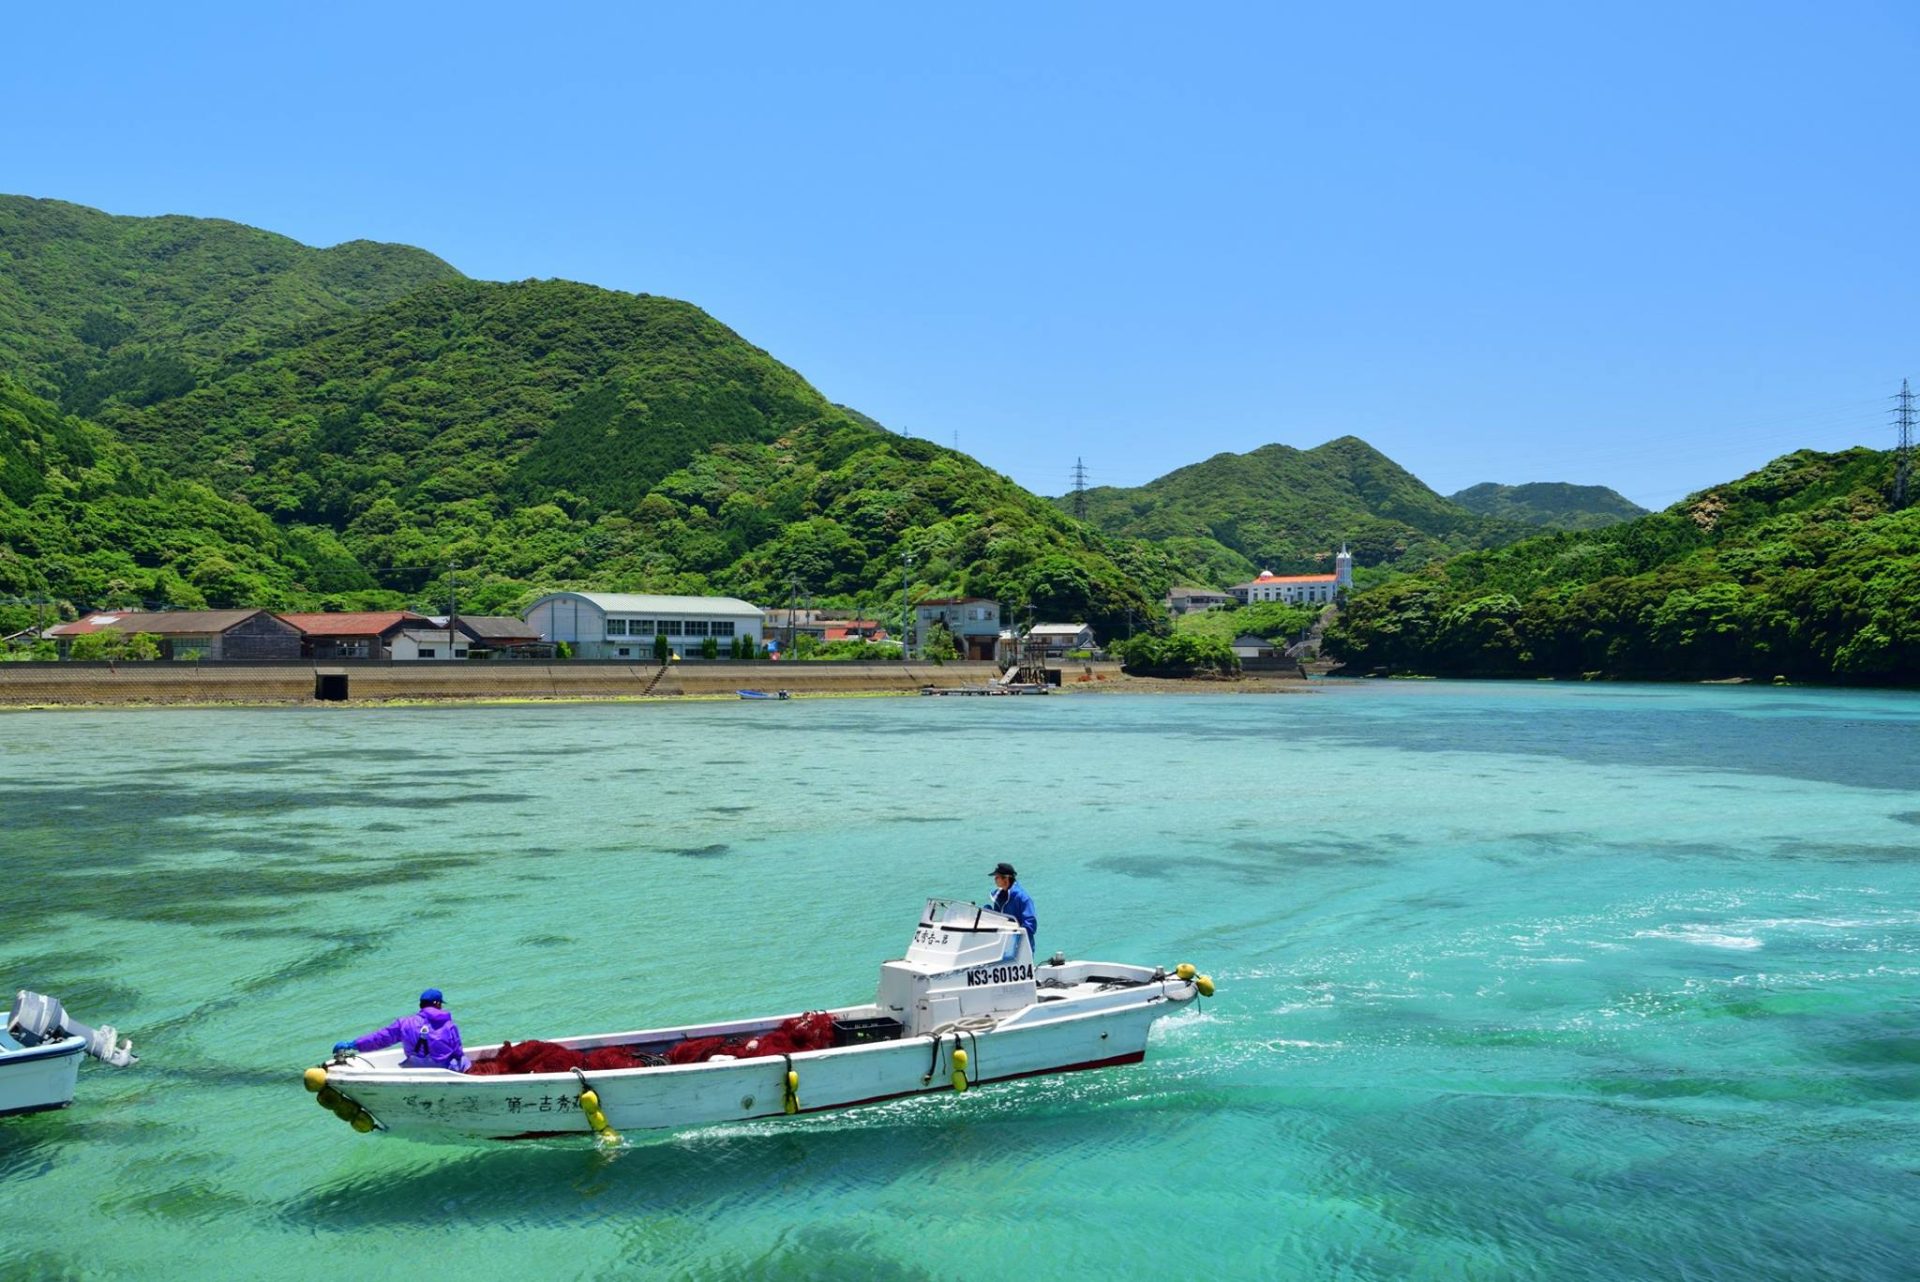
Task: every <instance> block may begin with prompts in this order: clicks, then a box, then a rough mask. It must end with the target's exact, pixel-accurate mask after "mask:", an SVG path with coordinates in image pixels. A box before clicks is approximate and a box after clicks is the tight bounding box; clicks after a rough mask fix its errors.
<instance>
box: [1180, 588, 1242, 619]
mask: <svg viewBox="0 0 1920 1282" xmlns="http://www.w3.org/2000/svg"><path fill="white" fill-rule="evenodd" d="M1233 603H1234V596H1233V593H1231V592H1221V591H1219V590H1218V589H1216V588H1168V589H1167V613H1168V614H1174V615H1180V614H1194V613H1197V612H1199V611H1201V610H1211V609H1213V608H1215V607H1216V606H1222V605H1232V604H1233Z"/></svg>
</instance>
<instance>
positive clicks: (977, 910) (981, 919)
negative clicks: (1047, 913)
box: [920, 899, 1013, 926]
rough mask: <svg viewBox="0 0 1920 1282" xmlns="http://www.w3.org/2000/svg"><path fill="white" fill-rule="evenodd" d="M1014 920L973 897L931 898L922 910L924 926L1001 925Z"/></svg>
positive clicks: (921, 920) (921, 921) (921, 917)
mask: <svg viewBox="0 0 1920 1282" xmlns="http://www.w3.org/2000/svg"><path fill="white" fill-rule="evenodd" d="M1012 920H1013V918H1011V917H1008V916H1007V915H1006V914H1004V913H997V912H995V911H993V909H991V908H982V907H981V906H980V905H979V904H976V903H974V902H973V901H972V900H971V899H929V900H927V906H926V907H925V908H924V909H922V910H921V912H920V924H921V925H922V926H984V925H989V924H991V925H1001V924H1004V923H1007V922H1011V921H1012Z"/></svg>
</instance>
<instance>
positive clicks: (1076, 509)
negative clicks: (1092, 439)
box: [1073, 459, 1087, 521]
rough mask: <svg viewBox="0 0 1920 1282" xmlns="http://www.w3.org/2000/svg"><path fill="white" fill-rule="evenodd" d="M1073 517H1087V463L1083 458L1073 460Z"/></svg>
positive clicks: (1078, 518) (1081, 518)
mask: <svg viewBox="0 0 1920 1282" xmlns="http://www.w3.org/2000/svg"><path fill="white" fill-rule="evenodd" d="M1073 519H1074V520H1076V521H1084V520H1086V519H1087V464H1086V460H1085V459H1075V460H1074V461H1073Z"/></svg>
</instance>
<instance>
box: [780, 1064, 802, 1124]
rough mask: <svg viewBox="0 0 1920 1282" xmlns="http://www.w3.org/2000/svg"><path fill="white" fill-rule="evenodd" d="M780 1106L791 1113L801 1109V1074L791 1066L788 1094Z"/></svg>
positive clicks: (788, 1077)
mask: <svg viewBox="0 0 1920 1282" xmlns="http://www.w3.org/2000/svg"><path fill="white" fill-rule="evenodd" d="M780 1107H781V1108H782V1109H784V1110H785V1111H787V1112H789V1113H798V1112H799V1111H800V1074H799V1073H797V1072H795V1071H794V1070H793V1069H791V1068H790V1069H788V1070H787V1095H786V1098H785V1099H784V1100H782V1101H781V1102H780Z"/></svg>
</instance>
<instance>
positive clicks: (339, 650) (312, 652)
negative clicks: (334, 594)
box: [280, 610, 427, 659]
mask: <svg viewBox="0 0 1920 1282" xmlns="http://www.w3.org/2000/svg"><path fill="white" fill-rule="evenodd" d="M280 619H281V621H282V622H284V623H291V624H292V625H293V626H294V627H296V628H298V629H300V654H301V657H302V658H307V659H391V658H392V657H393V639H394V637H396V636H398V635H399V633H400V631H401V630H402V629H403V628H409V627H421V626H424V625H425V624H426V623H427V619H426V616H425V615H419V614H415V613H413V612H412V611H411V610H381V611H373V612H354V611H337V612H321V613H313V614H307V613H296V614H282V615H281V616H280Z"/></svg>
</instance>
